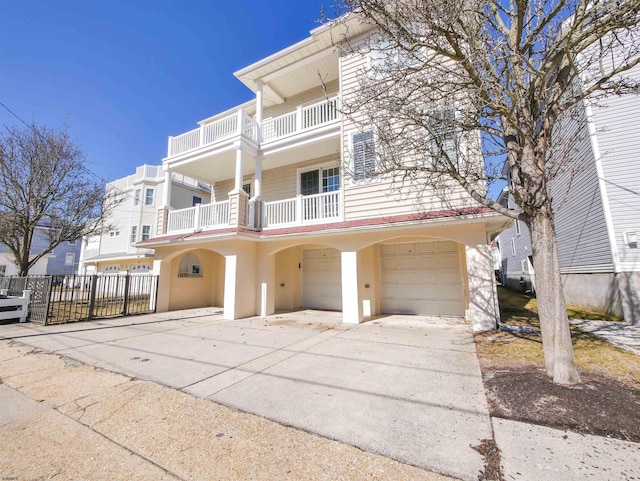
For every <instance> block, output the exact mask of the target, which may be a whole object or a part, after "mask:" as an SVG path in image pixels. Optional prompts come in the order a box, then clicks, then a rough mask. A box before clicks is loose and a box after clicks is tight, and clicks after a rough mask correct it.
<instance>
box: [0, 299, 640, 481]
mask: <svg viewBox="0 0 640 481" xmlns="http://www.w3.org/2000/svg"><path fill="white" fill-rule="evenodd" d="M0 337H4V338H8V339H13V340H15V341H16V342H20V343H25V344H28V345H30V346H36V347H38V348H41V349H43V350H46V351H49V352H56V353H58V354H61V355H64V356H68V357H69V358H73V359H77V360H80V361H82V362H84V363H87V364H89V365H93V366H96V367H100V368H104V369H108V370H112V371H116V372H121V373H124V374H126V375H128V376H131V377H133V378H135V379H145V380H151V381H155V382H157V383H160V384H163V385H165V386H171V387H173V388H176V389H179V390H181V391H183V392H182V393H180V392H177V391H174V390H171V389H165V388H161V387H159V386H157V385H155V384H153V383H149V382H143V381H135V380H133V381H132V380H131V378H126V380H127V382H126V383H124V384H122V381H120V383H121V384H122V385H121V384H117V383H116V384H115V385H111V384H110V383H111V380H110V379H111V378H110V377H103V376H107V375H108V376H119V375H115V374H112V373H104V372H98V371H95V370H94V371H93V376H98V375H99V376H98V377H99V379H101V380H100V381H98V380H96V381H87V380H84V379H83V380H77V381H75V380H74V378H73V377H70V378H65V379H66V381H65V382H64V383H62V381H60V380H59V379H61V377H60V374H59V372H57V371H49V367H48V366H49V363H50V361H49V360H48V359H49V358H47V357H46V356H49V357H52V358H55V359H58V361H56V363H58V364H59V363H60V362H63V364H64V359H63V360H62V361H61V360H60V359H59V358H58V357H57V356H52V355H51V354H29V355H26V354H25V353H22V354H21V355H20V356H18V357H17V358H16V359H14V360H10V359H8V360H3V358H1V357H0V376H1V377H2V378H3V379H4V382H5V384H7V385H9V386H11V387H12V388H14V389H17V390H18V391H20V392H22V393H24V394H26V395H28V396H30V397H31V398H32V399H36V400H39V399H43V400H45V402H46V403H47V404H48V405H50V406H51V407H53V408H55V410H56V411H58V412H59V413H64V414H65V415H67V416H72V417H73V416H76V415H77V416H78V417H77V420H78V421H79V422H81V423H85V422H87V423H88V424H86V425H87V426H89V427H90V428H91V429H92V430H95V431H97V432H99V433H100V434H101V435H102V436H105V437H106V438H107V439H109V440H112V441H114V442H115V443H116V444H117V445H118V446H120V447H123V448H124V449H125V450H128V451H130V452H131V453H133V454H132V455H135V456H138V457H139V458H140V459H143V460H149V461H150V462H151V466H147V468H148V469H151V468H152V467H153V468H160V469H161V470H162V469H165V470H166V472H167V473H169V474H171V475H175V476H178V477H180V478H183V479H204V478H203V477H198V476H195V477H191V475H190V474H188V473H187V472H188V469H187V468H186V467H185V466H183V464H184V463H187V464H188V461H189V460H190V459H191V462H192V463H196V464H198V463H199V464H207V463H213V464H215V465H217V463H218V462H220V458H225V457H230V458H234V459H235V457H237V456H236V453H237V452H241V451H238V449H239V448H238V446H235V445H234V447H233V449H231V448H229V447H228V446H227V447H226V448H225V447H220V446H225V445H224V444H220V443H221V441H220V440H218V441H216V439H217V435H218V434H220V433H224V432H234V433H235V435H234V439H235V440H236V441H235V442H238V443H239V442H240V441H239V440H238V439H239V438H241V439H242V440H244V441H243V442H244V443H246V444H248V445H258V446H262V445H263V444H264V443H267V444H268V445H269V446H271V448H270V450H269V451H264V450H263V449H262V448H259V449H258V451H259V453H262V454H261V456H262V455H264V454H265V453H267V454H269V456H275V458H273V459H275V460H276V461H274V462H276V464H278V467H277V468H276V467H273V468H272V467H269V466H270V464H271V462H272V461H273V460H272V459H271V458H268V459H267V458H265V457H260V456H258V458H254V457H252V456H253V454H252V453H253V452H252V451H251V450H250V449H249V452H248V453H247V452H244V451H242V452H243V455H242V456H244V457H245V459H248V460H249V461H248V463H249V464H252V463H254V464H255V465H256V466H261V469H266V470H267V471H265V472H272V471H269V470H270V469H275V470H276V471H273V474H274V476H266V475H265V476H263V477H262V478H263V479H274V478H278V479H345V478H346V479H351V478H353V479H436V478H429V477H426V478H425V477H424V476H433V475H432V474H431V473H428V472H427V471H422V470H420V469H417V468H410V467H409V466H406V465H404V464H399V463H396V465H394V466H396V467H397V466H402V467H403V469H417V471H415V472H413V471H412V472H411V475H406V474H405V475H398V476H396V475H394V474H392V471H389V469H391V468H390V467H386V468H384V469H385V470H386V471H385V474H384V475H382V474H380V473H376V471H375V468H366V469H365V468H362V469H363V471H362V473H360V472H358V471H357V470H356V471H354V472H353V473H352V472H351V471H349V469H350V468H345V467H344V466H343V465H342V464H341V463H342V461H343V460H342V459H341V456H342V455H340V456H338V457H335V456H336V454H335V452H334V451H332V449H333V448H332V449H329V450H328V451H326V452H325V454H316V455H313V454H309V453H306V452H304V450H302V451H301V450H300V449H301V448H299V447H298V446H297V445H295V444H290V443H288V442H287V441H284V445H283V444H281V443H282V441H277V442H276V441H275V440H274V439H273V435H272V434H271V431H264V432H263V431H262V428H257V427H251V428H248V432H247V431H246V430H244V429H239V428H236V427H234V426H235V424H234V423H237V422H241V421H240V420H239V419H235V418H234V419H233V420H232V421H230V420H228V421H225V423H226V424H225V426H226V427H225V428H224V429H222V428H218V427H215V425H216V422H218V421H212V422H211V423H208V422H207V423H204V425H206V426H208V427H209V428H207V429H204V430H203V431H198V430H197V429H195V428H193V426H194V423H195V425H196V426H197V427H198V428H199V429H202V428H203V421H202V420H206V419H210V416H211V414H210V413H208V412H207V411H206V409H205V408H202V406H208V409H209V410H212V411H215V412H218V411H219V410H224V412H225V413H226V414H224V416H222V418H224V419H227V418H228V417H229V416H230V415H231V414H233V415H234V416H246V415H240V414H238V413H234V412H232V411H229V410H228V409H226V408H222V407H221V406H219V405H217V404H215V403H211V402H209V401H215V402H216V403H221V404H224V405H226V406H228V407H231V408H233V409H237V410H240V411H243V412H247V413H252V414H256V415H258V416H260V417H259V418H255V417H253V416H249V418H251V419H254V420H256V419H259V420H261V422H267V421H265V420H264V419H262V417H263V418H266V419H270V420H274V421H277V422H278V423H280V424H273V423H270V424H269V425H271V424H273V426H277V427H278V428H279V429H287V428H284V427H283V426H282V425H284V426H293V427H295V428H297V429H299V430H294V432H295V433H299V434H300V435H304V436H311V435H310V434H307V433H312V434H318V435H320V436H323V437H324V438H328V439H334V440H337V441H340V443H344V444H340V443H336V444H337V445H338V446H341V448H340V449H347V448H348V449H353V448H350V447H349V446H356V447H357V448H360V449H363V450H365V451H368V452H370V453H377V454H382V455H384V456H386V457H388V458H391V459H395V460H397V461H400V462H401V463H407V464H409V465H413V466H417V467H419V468H422V469H424V470H428V471H435V472H438V473H443V474H447V475H450V476H454V477H456V478H459V479H464V480H476V479H478V476H479V474H480V472H481V471H482V470H483V469H484V459H483V458H482V456H481V455H480V454H479V453H478V452H477V451H476V450H475V449H474V447H475V446H478V445H479V444H481V443H482V441H483V440H486V439H489V440H490V439H493V438H494V431H495V440H496V441H497V443H498V446H499V447H500V448H501V450H502V464H503V467H504V474H505V479H525V480H526V479H531V480H538V479H545V478H547V479H558V480H572V479H585V478H588V479H600V480H608V479H633V476H636V478H640V472H639V470H640V451H639V450H638V445H636V444H633V443H626V444H625V443H623V442H622V441H617V440H604V439H603V438H598V437H585V436H579V435H574V434H572V433H565V432H563V431H557V430H550V429H548V428H542V427H539V426H532V425H528V424H524V425H521V423H514V422H512V421H504V420H494V422H493V425H492V422H491V419H490V418H489V415H488V409H487V404H486V397H485V395H484V389H483V386H482V380H481V375H480V369H479V365H478V361H477V358H476V355H475V345H474V343H473V338H472V335H471V331H470V327H469V326H468V325H466V324H464V323H461V322H460V321H458V320H454V319H449V320H448V319H437V320H435V319H430V318H426V317H424V318H423V317H418V316H416V317H414V316H407V317H403V316H389V317H386V318H381V319H379V320H377V321H372V322H368V323H365V324H361V325H358V326H345V325H342V324H340V313H327V312H316V311H301V312H296V313H290V314H286V315H285V314H283V315H278V316H271V317H269V318H265V319H261V318H251V319H245V320H240V321H225V320H223V319H222V318H221V315H220V312H219V311H217V310H213V309H199V310H191V311H181V312H172V313H163V314H155V315H150V316H141V317H136V318H125V319H115V320H109V321H98V322H90V323H79V324H69V325H65V326H49V327H41V326H35V325H31V324H27V325H18V324H14V325H8V326H0ZM15 349H18V348H17V347H10V346H8V345H7V344H6V343H4V348H3V349H2V352H4V351H7V352H9V353H11V352H13V351H12V350H15ZM22 349H23V350H24V349H25V348H22ZM12 355H15V352H13V354H12ZM40 356H42V358H40ZM34 357H36V358H38V359H39V361H38V363H35V364H33V362H32V359H33V358H34ZM25 359H28V360H29V362H28V363H27V362H25ZM69 362H70V361H68V360H67V361H66V364H65V370H66V371H67V372H68V373H70V374H69V375H71V373H73V372H76V373H77V372H80V371H79V370H82V369H91V368H90V367H87V366H80V365H78V366H77V367H74V366H71V367H69V365H68V364H69ZM25 366H31V367H30V368H28V369H26V368H25ZM25 369H26V370H25ZM83 372H84V371H83ZM92 379H93V378H92ZM119 379H120V378H119ZM105 382H106V387H104V386H103V385H104V384H105ZM142 384H144V386H145V388H144V389H142V388H141V387H140V385H142ZM54 386H55V387H54ZM92 386H93V388H92ZM149 386H152V387H149ZM74 389H75V390H76V391H74V394H73V395H72V394H71V393H69V394H68V395H66V397H64V399H65V400H66V401H65V402H66V404H65V403H62V404H61V403H60V401H59V400H58V398H57V397H56V395H50V394H46V393H50V392H54V393H55V392H56V391H57V390H63V391H65V390H71V391H73V390H74ZM78 389H80V390H79V391H78ZM141 389H142V390H143V391H144V394H143V393H140V392H139V391H140V390H141ZM83 390H86V391H87V392H86V393H84V391H83ZM45 394H46V395H45ZM176 396H177V398H176ZM192 396H196V397H198V398H201V400H198V399H195V398H194V397H192ZM72 398H73V399H72ZM69 399H72V400H69ZM186 399H189V400H191V402H194V403H200V404H198V406H200V407H198V409H204V410H201V411H197V412H192V411H191V408H188V409H186V408H185V410H184V412H183V411H181V410H177V411H176V410H173V411H171V410H170V409H173V408H174V407H175V406H182V405H186V404H188V403H187V402H186V401H185V400H186ZM0 402H1V400H0ZM67 404H69V405H71V406H73V409H71V410H70V411H69V413H71V414H69V413H67V411H66V407H64V406H67ZM134 408H135V409H134ZM129 409H133V413H128V411H129ZM167 409H169V410H170V411H168V412H167ZM87 411H90V412H91V413H92V416H88V414H87ZM77 413H79V414H77ZM215 416H218V414H216V415H215ZM74 419H76V418H74ZM216 419H219V418H216ZM112 421H113V423H112ZM0 424H1V423H0ZM14 424H15V423H10V424H9V426H13V425H14ZM181 426H187V427H189V426H191V428H189V429H187V432H183V431H181ZM211 426H214V427H211ZM107 427H109V429H107ZM2 429H5V428H2ZM270 429H271V428H270ZM218 431H219V432H218ZM142 432H144V437H145V439H146V441H144V440H142V439H138V438H139V437H140V435H141V433H142ZM119 433H120V434H119ZM122 433H124V434H122ZM209 438H216V439H209ZM220 438H221V439H226V436H225V435H224V434H223V436H221V437H220ZM312 438H313V439H316V440H322V441H323V442H329V443H331V441H328V439H323V438H318V437H316V436H312ZM194 439H195V440H199V441H194ZM567 439H568V440H569V441H566V440H567ZM143 441H144V442H143ZM212 441H213V445H212V446H209V445H210V444H211V442H212ZM203 442H204V444H205V445H207V446H209V448H210V449H214V448H215V449H218V448H219V449H222V451H219V450H214V451H212V452H215V453H217V454H215V456H214V457H213V458H212V457H211V456H213V455H212V454H209V453H208V452H206V451H205V452H202V451H197V449H196V448H193V447H192V445H193V444H198V443H203ZM305 442H306V441H297V443H302V444H304V443H305ZM176 444H178V445H179V446H180V449H178V450H177V451H176V449H177V448H176V447H175V446H176ZM167 446H169V448H171V452H172V453H174V452H175V453H178V454H175V455H174V456H173V458H171V456H170V455H169V452H168V451H167V449H169V448H168V447H167ZM194 449H196V451H197V452H198V453H199V455H198V456H199V457H197V458H195V457H192V458H190V457H189V456H187V455H186V454H179V453H190V452H194V451H193V450H194ZM225 449H226V450H225ZM265 449H266V448H265ZM317 449H318V448H317V447H314V448H312V450H317ZM550 450H553V453H554V455H553V456H551V455H550V454H549V451H550ZM41 451H42V450H41ZM356 451H357V452H358V453H362V451H358V450H356ZM157 452H159V453H162V456H159V457H157V456H156V454H157ZM613 452H617V453H624V460H623V461H622V467H623V468H624V469H622V468H621V460H620V458H619V457H618V456H616V455H614V454H612V453H613ZM318 453H319V452H318ZM362 454H363V455H364V454H366V455H367V456H373V455H372V454H368V453H362ZM325 455H326V456H329V457H332V456H333V457H335V459H325V458H324V457H323V456H325ZM183 456H187V457H186V458H184V459H182V458H183ZM247 456H248V457H247ZM256 456H257V454H256ZM309 456H311V457H309ZM314 456H315V457H314ZM318 456H319V457H321V458H322V463H325V462H326V463H329V464H331V465H333V464H332V463H337V464H336V465H337V466H338V468H339V469H342V471H340V474H336V475H332V474H330V473H331V471H330V466H329V464H327V465H325V464H322V463H320V461H319V460H318V459H319V458H317V457H318ZM349 456H351V455H349ZM174 458H175V459H174ZM167 459H173V461H172V462H171V464H170V465H167V464H166V460H167ZM375 459H376V461H375V462H374V464H375V465H378V464H379V463H381V462H382V461H380V460H384V462H391V461H390V460H389V459H387V458H381V457H377V458H375ZM195 460H197V461H195ZM283 460H284V461H283ZM283 463H284V464H285V465H287V466H288V468H287V469H288V471H290V473H294V474H290V473H287V472H284V473H283V472H282V469H281V468H282V464H283ZM287 463H290V464H287ZM301 463H302V464H307V463H311V464H312V465H313V464H314V463H315V464H318V463H320V464H321V465H322V466H323V468H322V469H320V470H318V471H313V466H298V464H301ZM353 463H356V465H359V464H358V463H363V464H362V466H368V463H369V461H366V462H365V461H353V462H352V461H349V462H348V463H347V464H348V466H351V467H352V468H353V466H354V464H353ZM572 463H573V464H572ZM575 463H577V464H575ZM244 464H247V463H246V462H245V463H244ZM189 469H191V468H189ZM221 469H222V468H221ZM224 469H225V470H231V471H216V472H217V473H218V475H219V476H218V477H220V478H222V479H247V478H260V476H258V475H257V474H258V472H257V471H251V469H253V468H251V467H248V466H243V467H242V469H243V470H244V471H242V472H243V473H244V474H245V475H246V474H247V473H250V474H251V475H250V476H249V475H246V476H236V475H235V474H230V473H236V471H233V470H234V469H240V468H234V467H233V466H227V467H226V468H224ZM394 469H396V468H394ZM305 470H311V471H305ZM285 471H286V470H285ZM276 472H277V476H275V473H276ZM311 472H312V473H314V474H309V477H305V476H306V474H304V473H311ZM585 472H586V473H587V475H585ZM185 473H187V474H185ZM224 473H226V474H227V476H226V477H225V476H223V475H222V474H224ZM348 473H352V474H353V475H351V474H348ZM356 473H357V474H356ZM393 473H396V471H393ZM549 473H553V475H550V474H549ZM612 473H615V476H614V477H613V478H612V477H611V476H612ZM303 474H304V475H303ZM8 475H9V474H8ZM421 476H422V477H421ZM625 476H627V477H625ZM116 477H117V476H116ZM143 477H144V476H143ZM205 477H206V476H205Z"/></svg>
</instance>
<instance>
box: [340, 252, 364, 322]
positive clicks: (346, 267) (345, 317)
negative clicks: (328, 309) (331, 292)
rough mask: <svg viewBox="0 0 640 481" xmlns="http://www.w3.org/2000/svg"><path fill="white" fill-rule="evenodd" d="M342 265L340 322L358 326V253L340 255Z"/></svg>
mask: <svg viewBox="0 0 640 481" xmlns="http://www.w3.org/2000/svg"><path fill="white" fill-rule="evenodd" d="M341 263H342V322H344V323H345V324H360V323H361V322H362V320H363V315H362V306H361V304H360V296H359V289H358V287H359V286H358V252H357V251H346V252H342V253H341Z"/></svg>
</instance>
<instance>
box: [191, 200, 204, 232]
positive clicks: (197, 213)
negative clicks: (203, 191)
mask: <svg viewBox="0 0 640 481" xmlns="http://www.w3.org/2000/svg"><path fill="white" fill-rule="evenodd" d="M201 206H202V204H196V205H195V208H196V210H195V212H194V214H193V229H194V230H200V207H201Z"/></svg>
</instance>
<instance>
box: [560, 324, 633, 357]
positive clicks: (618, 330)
mask: <svg viewBox="0 0 640 481" xmlns="http://www.w3.org/2000/svg"><path fill="white" fill-rule="evenodd" d="M570 322H571V324H573V325H575V326H577V327H579V328H580V329H582V330H583V331H585V332H589V333H591V334H595V335H596V336H598V337H601V338H602V339H604V340H605V341H608V342H610V343H611V344H615V345H616V346H618V347H620V348H622V349H626V350H627V351H631V352H632V353H634V354H637V355H638V356H640V325H633V324H629V323H628V322H612V321H589V320H584V319H572V320H571V321H570Z"/></svg>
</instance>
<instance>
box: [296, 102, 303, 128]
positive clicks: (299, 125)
mask: <svg viewBox="0 0 640 481" xmlns="http://www.w3.org/2000/svg"><path fill="white" fill-rule="evenodd" d="M301 130H302V105H298V108H297V109H296V132H300V131H301Z"/></svg>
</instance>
